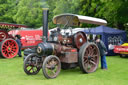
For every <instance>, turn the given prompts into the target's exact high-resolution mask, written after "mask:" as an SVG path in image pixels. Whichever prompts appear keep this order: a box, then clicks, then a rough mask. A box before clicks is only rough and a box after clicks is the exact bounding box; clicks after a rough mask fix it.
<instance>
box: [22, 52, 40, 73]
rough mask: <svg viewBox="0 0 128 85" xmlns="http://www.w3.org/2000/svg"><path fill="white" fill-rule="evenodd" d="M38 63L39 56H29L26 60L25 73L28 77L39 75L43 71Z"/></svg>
mask: <svg viewBox="0 0 128 85" xmlns="http://www.w3.org/2000/svg"><path fill="white" fill-rule="evenodd" d="M38 61H39V60H38V56H37V54H29V55H28V56H27V57H26V58H25V60H24V72H25V73H26V74H28V75H35V74H37V73H38V72H39V71H40V69H41V65H39V64H38V63H39V62H38Z"/></svg>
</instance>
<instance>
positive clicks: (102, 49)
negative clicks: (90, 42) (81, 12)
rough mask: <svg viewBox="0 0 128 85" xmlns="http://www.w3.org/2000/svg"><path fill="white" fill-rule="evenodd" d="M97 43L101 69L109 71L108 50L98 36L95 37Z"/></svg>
mask: <svg viewBox="0 0 128 85" xmlns="http://www.w3.org/2000/svg"><path fill="white" fill-rule="evenodd" d="M95 41H96V44H97V46H98V48H99V51H100V56H101V69H104V70H107V62H106V54H107V49H106V46H105V44H104V43H103V41H102V40H100V39H99V38H98V36H96V37H95Z"/></svg>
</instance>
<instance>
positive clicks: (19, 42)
mask: <svg viewBox="0 0 128 85" xmlns="http://www.w3.org/2000/svg"><path fill="white" fill-rule="evenodd" d="M15 39H16V42H17V44H18V46H19V51H18V55H19V57H22V55H21V47H22V44H21V41H20V35H15Z"/></svg>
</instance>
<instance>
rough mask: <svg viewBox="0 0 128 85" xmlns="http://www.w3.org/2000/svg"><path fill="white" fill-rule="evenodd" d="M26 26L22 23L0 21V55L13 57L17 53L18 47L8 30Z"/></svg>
mask: <svg viewBox="0 0 128 85" xmlns="http://www.w3.org/2000/svg"><path fill="white" fill-rule="evenodd" d="M20 27H26V26H24V25H17V24H9V23H2V22H1V23H0V56H2V57H4V58H13V57H15V56H16V55H17V53H18V50H19V47H18V44H17V43H16V41H15V40H14V37H13V36H12V35H9V34H8V31H10V30H11V29H15V28H20Z"/></svg>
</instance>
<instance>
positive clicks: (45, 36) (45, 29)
mask: <svg viewBox="0 0 128 85" xmlns="http://www.w3.org/2000/svg"><path fill="white" fill-rule="evenodd" d="M48 13H49V9H48V8H43V42H47V40H48Z"/></svg>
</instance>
